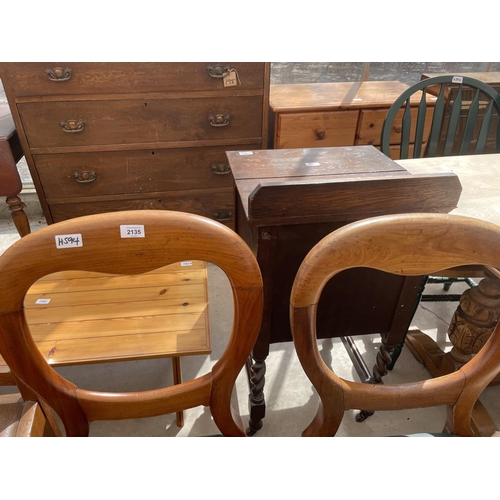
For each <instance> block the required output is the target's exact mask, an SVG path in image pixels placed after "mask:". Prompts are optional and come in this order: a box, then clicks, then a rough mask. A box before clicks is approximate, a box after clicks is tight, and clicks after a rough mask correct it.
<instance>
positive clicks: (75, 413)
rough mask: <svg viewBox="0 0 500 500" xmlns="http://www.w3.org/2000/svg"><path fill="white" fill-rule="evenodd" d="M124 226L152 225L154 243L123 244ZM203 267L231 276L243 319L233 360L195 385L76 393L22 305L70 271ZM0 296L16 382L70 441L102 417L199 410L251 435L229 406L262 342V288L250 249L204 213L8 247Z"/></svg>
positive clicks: (1, 343)
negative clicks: (42, 404) (55, 418)
mask: <svg viewBox="0 0 500 500" xmlns="http://www.w3.org/2000/svg"><path fill="white" fill-rule="evenodd" d="M124 224H125V225H129V224H143V225H144V228H145V234H146V237H145V238H121V237H120V231H119V226H120V225H124ZM65 234H80V235H81V238H82V241H83V246H82V247H79V248H63V249H58V248H56V245H55V237H56V236H57V235H65ZM197 260H201V261H207V262H212V263H213V264H215V265H217V266H219V267H220V268H221V269H222V270H223V271H224V272H225V273H226V275H227V276H228V279H229V282H230V284H231V286H232V289H233V297H234V302H235V304H234V307H235V319H234V324H233V331H232V334H231V338H230V340H229V343H228V346H227V349H226V351H225V353H224V354H223V355H222V356H221V358H220V359H219V360H218V361H217V363H216V364H215V365H214V367H213V368H212V370H211V371H210V372H209V373H207V374H205V375H203V376H201V377H199V378H197V379H195V380H189V381H186V382H182V383H179V384H177V385H174V386H172V387H166V388H160V389H153V390H149V391H143V392H138V393H99V392H96V391H88V390H85V389H83V388H77V387H76V386H75V385H74V384H73V383H71V382H69V381H68V380H66V379H64V378H63V377H62V376H61V375H58V374H57V373H56V372H55V371H54V370H53V369H52V368H51V367H50V365H49V364H48V363H47V360H46V358H45V357H44V355H43V354H42V353H41V351H40V350H39V349H38V347H37V344H36V341H35V340H34V338H33V337H32V334H31V333H30V330H35V328H30V325H29V323H28V319H27V318H29V314H30V313H29V312H28V311H27V310H26V309H24V307H23V303H24V301H25V297H26V294H27V292H28V290H29V289H30V287H31V285H32V284H33V283H34V282H35V281H37V280H38V279H40V278H42V277H43V276H46V275H50V274H53V273H59V272H63V271H68V270H75V271H79V272H86V273H87V272H97V273H106V274H119V275H126V276H128V275H140V274H142V273H148V272H151V271H153V270H155V269H158V268H160V267H164V266H166V265H170V264H173V263H175V262H182V261H197ZM75 279H82V278H81V275H80V278H78V277H77V278H75ZM86 280H87V278H85V277H84V278H83V279H82V281H84V282H85V281H86ZM87 281H88V280H87ZM44 283H50V282H48V281H47V280H45V281H44ZM0 290H4V291H6V290H8V293H5V294H4V295H3V297H2V304H1V305H0V325H1V329H2V335H1V336H0V352H1V354H2V356H3V357H4V359H5V361H6V362H7V364H8V365H9V367H10V368H11V370H12V373H13V374H14V376H15V377H16V379H18V380H19V381H21V382H22V384H23V385H24V386H25V387H26V388H28V389H29V390H30V391H32V392H33V393H35V394H38V395H39V396H40V397H41V398H43V400H44V401H46V402H47V403H48V404H49V405H50V406H52V407H53V408H54V410H55V411H56V412H57V413H58V415H59V416H60V418H61V420H62V421H63V423H64V425H65V428H66V433H67V434H68V435H70V436H75V435H87V434H88V429H89V422H91V421H93V420H96V419H99V420H102V419H105V420H113V419H123V418H141V417H148V416H156V415H160V414H163V413H172V412H179V411H182V410H184V409H187V408H191V407H194V406H198V405H205V406H209V407H210V409H211V411H212V415H213V417H214V421H215V423H216V425H217V426H218V427H219V429H220V430H221V432H222V433H223V434H225V435H233V436H238V435H239V436H241V435H244V430H243V428H242V426H241V422H238V421H236V420H238V419H236V420H235V419H234V418H233V416H232V412H231V409H230V399H231V392H232V389H233V386H234V382H235V380H236V377H237V376H238V374H239V372H240V371H241V369H242V368H243V366H244V365H245V361H246V359H247V358H248V356H249V354H250V351H251V349H252V347H253V345H254V343H255V340H256V338H257V335H258V330H259V326H260V320H261V314H262V281H261V276H260V271H259V268H258V265H257V262H256V260H255V258H254V257H253V255H252V253H251V251H250V250H249V249H248V247H247V246H246V245H245V243H244V242H243V241H242V240H241V238H240V237H239V236H237V235H236V234H235V233H234V232H233V231H231V230H230V229H228V228H226V227H224V226H223V225H221V224H217V223H215V222H213V221H211V220H209V219H205V218H202V217H199V216H195V215H191V214H186V213H180V212H166V211H154V210H151V211H149V210H148V211H143V212H137V211H129V212H119V213H114V214H101V215H95V216H89V217H82V218H77V219H72V220H69V221H65V222H61V223H58V224H54V225H51V226H47V227H45V228H43V229H41V230H39V231H36V232H35V233H32V234H30V235H28V236H26V237H25V238H23V239H21V240H20V241H18V242H17V243H15V244H14V245H13V246H12V247H11V248H9V249H8V250H7V251H6V252H5V253H4V254H3V255H2V256H1V257H0ZM138 290H140V288H134V291H133V292H132V293H131V295H133V294H134V293H135V292H136V291H138ZM160 293H161V291H160ZM156 302H157V303H160V302H161V299H160V301H156ZM74 307H75V306H72V308H74ZM180 307H186V306H183V305H182V304H180ZM109 308H110V309H111V304H110V305H109ZM54 309H55V308H54ZM156 311H157V312H158V307H157V308H156ZM4 333H5V334H4ZM21 353H22V354H21Z"/></svg>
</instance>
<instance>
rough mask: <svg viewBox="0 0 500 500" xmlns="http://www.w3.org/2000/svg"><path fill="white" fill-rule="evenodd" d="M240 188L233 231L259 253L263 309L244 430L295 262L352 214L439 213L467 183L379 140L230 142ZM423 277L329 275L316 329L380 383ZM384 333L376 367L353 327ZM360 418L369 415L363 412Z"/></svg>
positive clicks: (252, 425) (283, 320) (260, 401)
mask: <svg viewBox="0 0 500 500" xmlns="http://www.w3.org/2000/svg"><path fill="white" fill-rule="evenodd" d="M227 156H228V159H229V164H230V167H231V170H232V172H233V175H234V179H235V183H236V190H237V196H238V200H237V231H238V233H239V234H240V235H241V236H242V237H243V239H244V240H245V241H246V242H247V244H248V245H249V246H250V248H252V250H253V252H254V254H255V255H256V257H257V260H258V262H259V265H260V267H261V271H262V274H263V281H264V316H263V323H262V327H261V332H260V335H259V338H258V340H257V343H256V345H255V347H254V349H253V353H252V360H250V361H249V366H248V371H249V380H250V395H249V406H250V421H249V429H248V433H249V434H253V433H255V432H256V431H257V430H259V429H260V428H261V427H262V419H263V418H264V416H265V399H264V385H265V371H266V358H267V356H268V354H269V346H270V344H273V343H276V342H286V341H291V340H292V336H291V330H290V321H289V297H290V291H291V288H292V284H293V280H294V278H295V274H296V272H297V270H298V267H299V265H300V263H301V262H302V260H303V259H304V257H305V256H306V254H307V253H308V251H309V250H310V249H311V248H312V247H313V246H314V245H315V244H316V243H317V242H318V241H320V240H321V239H322V238H323V237H324V236H326V235H327V234H329V233H330V232H332V231H334V230H335V229H337V228H339V227H341V226H343V225H345V224H347V223H349V222H353V221H355V220H360V219H364V218H368V217H373V216H378V215H384V214H392V213H404V212H407V213H409V212H413V213H415V212H443V213H447V212H449V211H451V210H453V209H454V208H455V207H456V206H457V202H458V198H459V196H460V192H461V186H460V183H459V181H458V178H457V177H456V176H455V175H454V174H453V173H449V172H447V173H438V174H433V173H431V174H424V175H412V174H410V173H409V172H408V171H407V170H405V169H404V168H403V167H401V166H400V165H398V164H397V163H395V162H394V161H392V160H390V159H389V158H387V157H386V156H385V155H383V154H382V153H380V152H379V151H378V150H377V149H376V148H374V147H373V146H354V147H337V148H313V149H281V150H259V151H250V152H249V151H229V152H227ZM423 284H424V278H423V277H407V278H404V277H400V276H394V275H390V274H386V273H382V272H381V271H377V270H372V269H350V270H347V271H344V272H343V273H341V274H339V275H338V276H336V277H334V278H333V279H332V280H330V282H329V283H327V285H326V287H325V289H324V291H323V294H322V297H321V300H320V303H319V307H318V318H317V320H318V326H317V332H318V338H331V337H340V338H342V340H343V341H344V343H345V344H346V346H348V347H349V349H348V352H349V354H350V356H351V359H352V360H353V362H354V366H355V368H356V370H357V372H358V374H359V375H360V377H361V378H362V380H364V381H366V382H381V381H382V377H383V376H384V375H385V374H387V367H388V366H389V365H390V364H391V363H392V355H393V354H394V351H395V349H396V348H397V346H399V345H401V344H402V343H403V342H404V338H405V335H406V332H407V330H408V327H409V325H410V322H411V319H412V317H413V314H414V311H415V308H416V306H417V304H418V298H419V296H420V294H421V291H422V287H423ZM369 333H380V334H381V336H382V347H381V349H380V351H379V353H378V356H377V362H376V366H375V368H374V369H373V373H370V371H369V370H368V369H367V367H366V365H365V364H364V362H363V360H362V358H361V356H360V355H359V353H358V352H357V351H356V349H355V348H354V345H353V343H352V342H350V336H353V335H362V334H369ZM362 419H364V416H363V417H361V418H360V420H362Z"/></svg>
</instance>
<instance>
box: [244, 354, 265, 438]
mask: <svg viewBox="0 0 500 500" xmlns="http://www.w3.org/2000/svg"><path fill="white" fill-rule="evenodd" d="M265 374H266V362H265V359H261V360H257V359H254V362H253V364H252V365H251V367H250V379H249V382H250V394H249V396H248V406H249V409H250V420H249V422H248V425H249V427H248V429H247V431H246V432H247V435H248V436H253V435H254V434H255V433H256V432H257V431H258V430H260V429H261V428H262V425H263V424H262V420H263V419H264V417H265V416H266V402H265V399H264V385H265V381H266V379H265Z"/></svg>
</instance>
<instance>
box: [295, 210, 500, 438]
mask: <svg viewBox="0 0 500 500" xmlns="http://www.w3.org/2000/svg"><path fill="white" fill-rule="evenodd" d="M469 264H482V265H486V266H491V267H495V268H498V267H500V227H499V226H497V225H494V224H491V223H487V222H483V221H479V220H477V219H471V218H467V217H461V216H453V215H442V214H439V215H438V214H411V215H405V214H403V215H389V216H382V217H375V218H371V219H366V220H363V221H359V222H355V223H352V224H349V225H347V226H344V227H342V228H340V229H338V230H336V231H334V232H333V233H331V234H330V235H328V236H326V237H325V238H324V239H323V240H321V241H320V242H319V243H318V244H317V245H316V246H315V247H314V248H313V249H312V250H311V251H310V252H309V254H308V255H307V256H306V257H305V259H304V261H303V262H302V264H301V266H300V268H299V270H298V272H297V275H296V278H295V281H294V284H293V288H292V293H291V305H290V319H291V325H292V335H293V342H294V345H295V348H296V351H297V355H298V357H299V360H300V363H301V364H302V367H303V369H304V371H305V373H306V374H307V376H308V378H309V379H310V381H311V382H312V384H313V386H314V388H315V389H316V391H317V392H318V394H319V398H320V402H319V408H318V411H317V413H316V416H315V418H314V419H313V421H312V422H311V423H310V425H309V426H308V427H307V428H306V429H305V430H304V432H303V435H304V436H333V435H335V433H336V432H337V430H338V428H339V426H340V423H341V421H342V418H343V415H344V412H345V411H346V410H350V409H362V408H364V409H370V410H374V411H382V410H403V409H412V408H427V407H432V406H441V405H447V406H448V418H447V422H446V425H445V432H448V433H452V434H455V435H460V436H474V435H478V434H479V430H478V428H477V426H476V425H475V424H474V422H473V420H471V415H472V410H473V407H474V405H475V403H476V401H477V399H478V398H479V396H480V394H481V392H482V391H483V390H484V388H485V387H486V386H487V385H488V384H489V382H490V381H491V380H492V379H493V378H494V377H495V376H496V375H497V374H498V373H499V371H500V327H499V326H497V327H496V329H495V331H494V332H493V334H492V335H491V337H490V338H489V339H488V341H487V342H486V344H485V345H484V347H483V348H482V349H481V351H480V352H479V353H478V354H477V355H476V356H475V357H474V358H472V359H471V360H470V361H469V362H467V363H466V364H465V365H463V366H462V367H461V368H460V369H459V370H458V371H456V372H454V373H451V374H449V375H445V376H442V377H437V378H434V379H430V380H424V381H416V382H412V383H401V384H385V385H383V384H366V383H359V382H353V381H349V380H344V379H342V378H340V377H339V376H337V375H336V374H335V373H334V372H333V371H332V370H331V369H330V368H329V367H328V366H327V365H326V364H325V363H324V362H323V360H322V358H321V356H320V353H319V350H318V346H317V339H316V325H315V321H316V311H317V306H318V301H319V297H320V294H321V291H322V289H323V287H324V286H325V284H326V283H327V281H328V280H329V279H330V278H332V277H333V276H335V275H336V274H338V273H340V272H341V271H343V270H345V269H349V268H353V267H368V268H374V269H380V270H382V271H386V272H389V273H393V274H397V275H405V276H413V275H425V274H432V273H435V272H436V271H439V270H442V269H445V268H449V267H454V266H461V265H469ZM423 431H425V430H424V429H423Z"/></svg>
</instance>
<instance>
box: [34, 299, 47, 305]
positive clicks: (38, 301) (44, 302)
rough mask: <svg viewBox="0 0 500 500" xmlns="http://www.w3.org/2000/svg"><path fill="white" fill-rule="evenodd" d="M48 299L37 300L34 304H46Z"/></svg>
mask: <svg viewBox="0 0 500 500" xmlns="http://www.w3.org/2000/svg"><path fill="white" fill-rule="evenodd" d="M49 302H50V299H37V300H36V302H35V304H48V303H49Z"/></svg>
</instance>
